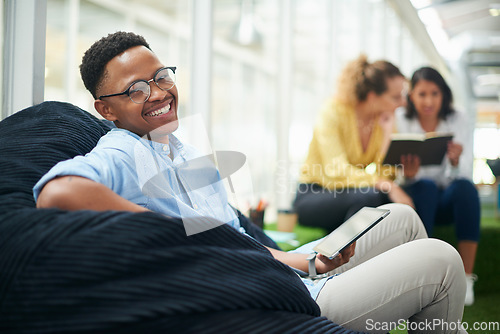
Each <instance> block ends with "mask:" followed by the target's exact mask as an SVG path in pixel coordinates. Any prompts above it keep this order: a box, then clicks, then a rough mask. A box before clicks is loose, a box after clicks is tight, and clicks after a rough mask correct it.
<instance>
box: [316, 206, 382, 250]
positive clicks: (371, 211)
mask: <svg viewBox="0 0 500 334" xmlns="http://www.w3.org/2000/svg"><path fill="white" fill-rule="evenodd" d="M389 213H390V210H387V209H378V208H369V207H364V208H362V209H361V210H359V211H358V212H356V213H355V214H354V215H353V216H352V217H351V218H349V219H348V220H346V221H345V222H344V223H343V224H342V225H340V226H339V227H337V229H335V230H334V231H333V232H331V233H330V234H329V235H327V236H326V237H325V238H324V239H323V241H321V242H320V243H319V244H317V245H316V246H315V247H314V248H313V250H314V251H316V252H318V253H320V254H323V255H325V256H328V257H331V258H333V257H335V256H337V254H338V253H340V252H341V251H342V250H343V249H344V248H345V247H347V246H349V245H350V244H351V243H353V242H354V241H356V240H357V239H358V238H359V237H361V236H362V235H363V234H365V233H366V232H367V231H368V230H369V229H371V228H372V227H373V226H375V224H377V223H378V222H379V221H381V220H382V219H384V218H385V217H386V216H387V215H388V214H389Z"/></svg>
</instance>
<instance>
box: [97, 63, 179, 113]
mask: <svg viewBox="0 0 500 334" xmlns="http://www.w3.org/2000/svg"><path fill="white" fill-rule="evenodd" d="M163 70H171V71H172V72H173V73H174V74H175V70H177V67H175V66H167V67H162V68H160V69H158V71H156V72H155V75H153V78H152V79H150V80H137V81H134V82H132V83H131V84H130V86H128V88H127V89H125V90H124V91H123V92H121V93H116V94H107V95H101V96H99V97H98V98H97V99H98V100H100V99H102V98H103V97H112V96H120V95H127V96H128V97H129V99H130V101H132V102H134V103H136V104H143V103H146V102H147V101H148V100H149V97H150V96H151V87H150V82H151V81H153V82H154V83H155V85H156V87H158V88H160V89H161V90H163V91H168V90H171V89H172V87H174V86H175V77H174V78H173V85H172V87H170V88H168V89H163V88H161V87H160V86H159V85H158V83H157V82H156V80H155V78H156V76H157V75H158V73H160V72H161V71H163ZM138 82H145V83H146V84H147V85H148V87H150V88H149V94H148V96H147V97H146V99H145V100H144V102H136V101H134V100H132V98H131V97H130V89H131V88H132V86H133V85H135V84H136V83H138Z"/></svg>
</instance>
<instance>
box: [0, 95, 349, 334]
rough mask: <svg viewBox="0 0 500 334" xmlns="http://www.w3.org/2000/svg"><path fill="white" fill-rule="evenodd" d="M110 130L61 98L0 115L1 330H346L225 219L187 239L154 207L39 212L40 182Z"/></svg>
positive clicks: (176, 222)
mask: <svg viewBox="0 0 500 334" xmlns="http://www.w3.org/2000/svg"><path fill="white" fill-rule="evenodd" d="M108 130H109V126H108V125H107V124H106V123H104V122H102V121H100V120H98V119H97V118H95V117H93V116H92V115H90V114H89V113H87V112H85V111H83V110H81V109H79V108H77V107H75V106H73V105H71V104H67V103H61V102H44V103H42V104H40V105H36V106H33V107H30V108H27V109H25V110H22V111H20V112H18V113H16V114H14V115H12V116H10V117H8V118H6V119H4V120H3V121H1V122H0V332H1V333H352V332H351V331H349V330H346V329H344V328H342V327H340V326H338V325H336V324H334V323H332V322H331V321H329V320H327V319H325V318H323V317H320V316H319V315H320V311H319V308H318V306H317V304H316V303H315V302H314V301H313V300H312V299H311V298H310V296H309V293H308V292H307V290H306V288H305V287H304V285H303V284H302V282H301V281H300V280H299V278H298V277H297V275H296V274H295V273H294V272H293V271H291V270H290V268H288V267H287V266H285V265H283V264H282V263H280V262H278V261H276V260H274V259H273V257H272V256H271V255H270V253H269V252H268V251H267V250H266V249H265V248H264V247H263V246H262V245H261V244H260V243H259V242H257V241H255V240H253V239H251V238H248V237H246V236H243V235H241V234H240V233H239V232H237V231H235V230H234V229H232V228H231V227H228V226H226V225H223V226H219V227H217V228H215V229H212V230H208V231H206V232H203V233H199V234H195V235H192V236H189V237H188V236H186V233H185V231H184V227H183V225H182V221H180V220H179V219H169V218H167V217H165V216H163V215H160V214H156V213H129V212H116V211H108V212H94V211H76V212H67V211H62V210H57V209H43V210H40V209H36V208H35V203H34V200H33V197H32V187H33V185H34V184H35V183H36V182H37V180H38V179H39V178H40V177H41V176H42V175H43V174H44V173H46V172H47V171H48V170H49V169H50V168H51V167H52V166H53V165H54V164H56V163H57V162H58V161H61V160H65V159H68V158H71V157H73V156H75V155H81V154H85V153H87V152H89V151H90V150H91V149H92V148H93V147H94V146H95V144H96V143H97V141H98V140H99V138H100V137H101V136H102V135H104V134H105V133H106V132H107V131H108ZM241 219H243V220H244V219H245V218H241ZM244 223H245V224H248V221H245V222H244ZM250 230H252V231H253V232H252V233H254V234H256V238H257V239H259V238H261V239H262V240H261V241H263V242H268V241H269V240H265V235H264V236H263V233H262V231H259V230H258V229H257V230H256V231H254V227H251V228H250ZM271 245H272V242H271Z"/></svg>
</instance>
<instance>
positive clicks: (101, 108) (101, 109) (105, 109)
mask: <svg viewBox="0 0 500 334" xmlns="http://www.w3.org/2000/svg"><path fill="white" fill-rule="evenodd" d="M94 108H95V110H97V112H98V113H99V114H100V115H101V116H102V117H103V118H104V119H107V120H108V121H112V122H114V121H116V116H115V115H114V113H113V109H112V108H110V107H109V105H108V104H107V103H106V102H104V101H103V100H95V101H94Z"/></svg>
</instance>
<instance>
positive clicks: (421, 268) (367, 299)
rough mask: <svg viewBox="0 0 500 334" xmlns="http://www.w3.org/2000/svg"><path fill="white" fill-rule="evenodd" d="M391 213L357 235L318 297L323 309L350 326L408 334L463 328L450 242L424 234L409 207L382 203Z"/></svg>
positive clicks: (457, 265) (456, 261)
mask: <svg viewBox="0 0 500 334" xmlns="http://www.w3.org/2000/svg"><path fill="white" fill-rule="evenodd" d="M381 207H382V208H387V209H390V210H391V214H390V215H389V216H388V217H386V218H385V219H384V220H383V221H381V222H380V223H379V224H378V225H377V226H375V227H374V228H373V229H372V230H370V231H369V232H368V233H367V234H365V235H364V236H363V237H361V238H360V239H359V240H358V242H357V244H356V250H355V255H354V256H353V257H352V258H351V260H350V261H349V262H348V263H346V264H345V265H343V266H341V267H339V268H337V269H336V270H334V271H333V272H332V273H342V274H341V275H339V276H336V277H333V278H331V279H330V280H328V281H327V283H326V284H325V286H324V287H323V289H322V290H321V292H320V293H319V295H318V298H317V300H316V302H317V303H318V305H319V306H320V309H321V314H322V315H323V316H325V317H327V318H328V319H330V320H332V321H334V322H336V323H338V324H340V325H342V326H344V327H346V328H349V329H353V330H358V331H365V332H370V333H387V332H389V331H390V330H392V329H394V328H395V327H397V326H398V325H404V326H405V328H406V329H408V332H409V333H466V331H465V330H461V328H462V327H461V326H460V322H461V320H462V315H463V306H464V299H465V284H466V283H465V272H464V268H463V264H462V260H461V258H460V256H459V254H458V252H457V251H456V250H455V248H453V247H452V246H451V245H449V244H447V243H446V242H444V241H440V240H437V239H428V238H427V234H426V232H425V228H424V226H423V224H422V222H421V220H420V218H419V217H418V215H417V214H416V213H415V211H414V210H413V209H412V208H410V207H409V206H406V205H402V204H387V205H383V206H381Z"/></svg>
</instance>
